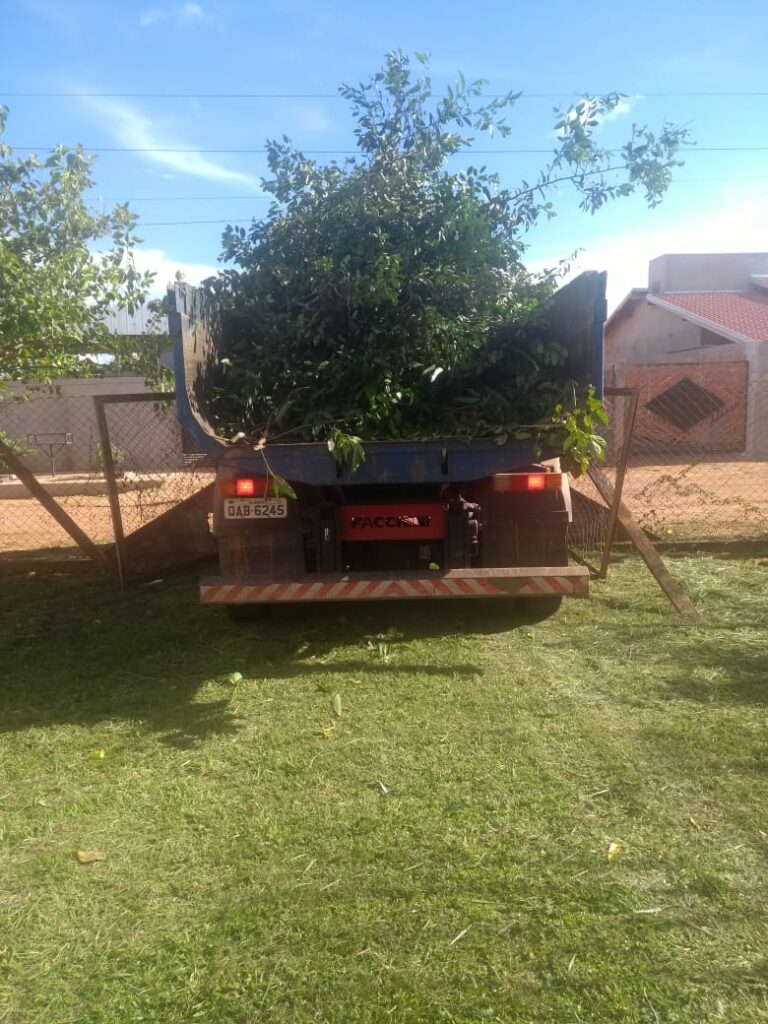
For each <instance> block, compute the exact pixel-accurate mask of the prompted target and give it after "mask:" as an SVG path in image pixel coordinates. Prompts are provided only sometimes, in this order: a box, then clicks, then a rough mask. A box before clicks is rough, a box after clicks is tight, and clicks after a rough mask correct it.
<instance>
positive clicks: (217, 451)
mask: <svg viewBox="0 0 768 1024" xmlns="http://www.w3.org/2000/svg"><path fill="white" fill-rule="evenodd" d="M605 281H606V275H605V274H604V273H597V272H595V271H587V272H585V273H583V274H581V275H580V276H579V277H577V278H575V279H574V280H573V281H571V282H570V283H569V284H567V285H565V286H564V287H563V288H561V289H560V290H559V291H558V292H557V293H556V295H555V298H554V303H553V308H552V316H551V319H550V326H549V330H548V336H547V339H543V340H552V341H556V342H558V343H559V344H561V345H563V346H564V347H565V348H566V349H567V350H568V353H569V365H568V369H567V372H568V374H569V375H570V377H572V378H573V379H574V380H576V381H580V382H584V383H591V384H593V385H594V387H595V389H596V391H597V393H598V394H600V393H601V390H602V377H603V326H604V323H605V316H606V306H605ZM171 297H172V302H171V313H170V314H169V324H170V331H171V337H172V339H173V344H174V360H175V369H176V394H177V399H178V403H177V405H178V416H179V421H180V423H181V426H182V428H183V429H184V430H185V432H186V434H187V436H188V438H189V439H190V440H191V442H192V444H193V445H194V447H195V449H196V450H197V451H199V452H202V453H204V454H205V455H207V456H209V457H211V458H213V459H214V460H217V461H218V460H222V459H224V458H225V457H226V462H227V464H228V465H229V466H233V467H238V466H241V467H242V468H243V469H249V470H251V471H253V469H254V465H255V462H254V460H256V462H257V463H258V462H260V461H262V460H263V459H264V458H266V459H268V463H269V469H270V470H271V472H272V473H275V474H278V475H279V476H282V477H284V478H285V479H287V480H292V481H296V482H300V483H306V484H310V485H314V486H323V485H326V486H329V485H334V484H338V483H344V482H351V481H352V479H354V483H355V484H361V485H364V484H385V483H389V484H397V483H439V482H443V483H446V482H451V481H468V480H478V479H482V478H484V477H488V476H491V475H492V474H494V473H502V472H505V471H509V470H510V469H513V468H515V467H519V466H522V465H525V464H527V463H531V462H535V461H537V460H539V459H541V458H546V457H547V455H548V454H549V455H551V454H552V453H547V452H543V453H537V452H535V451H534V449H533V446H532V444H531V443H530V442H527V441H517V440H510V441H508V442H507V443H506V444H503V445H499V444H497V443H496V442H495V441H494V440H493V439H487V438H484V439H474V440H463V439H459V438H446V439H442V440H437V441H435V440H433V441H373V442H367V443H366V444H365V453H366V458H365V461H364V462H363V464H362V465H361V466H360V467H359V468H358V469H357V470H356V471H355V473H354V476H353V477H352V476H351V475H350V473H349V471H348V470H347V469H345V468H343V467H341V466H340V465H339V464H338V463H337V462H336V460H335V459H334V458H333V456H332V455H331V453H330V452H329V451H328V448H327V446H326V445H325V444H321V443H317V444H269V445H268V447H267V449H266V452H265V454H262V453H261V452H258V451H254V449H253V446H252V445H247V444H245V443H236V444H231V443H230V441H229V440H228V439H226V438H222V437H219V436H218V435H217V434H216V431H215V429H214V427H213V425H212V424H211V422H210V419H209V417H208V413H207V404H206V398H205V390H206V377H207V374H208V372H209V371H210V369H211V368H212V367H213V366H214V365H215V364H216V362H217V360H218V339H219V330H220V325H219V320H218V315H217V311H216V308H215V306H214V305H213V303H212V302H211V300H210V299H209V297H208V296H207V295H206V294H205V293H204V292H203V291H201V290H200V289H196V288H191V287H190V286H189V285H184V284H177V285H175V286H174V289H173V291H172V292H171ZM265 468H266V465H265Z"/></svg>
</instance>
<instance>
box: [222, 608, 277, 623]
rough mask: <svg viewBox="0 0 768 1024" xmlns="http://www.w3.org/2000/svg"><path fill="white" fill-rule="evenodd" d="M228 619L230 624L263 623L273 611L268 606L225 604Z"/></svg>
mask: <svg viewBox="0 0 768 1024" xmlns="http://www.w3.org/2000/svg"><path fill="white" fill-rule="evenodd" d="M224 607H225V609H226V613H227V618H228V619H229V620H230V622H237V623H241V624H242V623H247V622H263V621H264V620H265V619H268V618H269V616H270V612H271V611H272V607H271V605H268V604H225V605H224Z"/></svg>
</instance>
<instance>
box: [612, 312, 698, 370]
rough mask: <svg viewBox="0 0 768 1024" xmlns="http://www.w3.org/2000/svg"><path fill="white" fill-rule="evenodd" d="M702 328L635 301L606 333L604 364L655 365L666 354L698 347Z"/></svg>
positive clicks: (614, 321)
mask: <svg viewBox="0 0 768 1024" xmlns="http://www.w3.org/2000/svg"><path fill="white" fill-rule="evenodd" d="M700 338H701V329H700V328H699V327H697V326H696V325H694V324H691V323H689V322H688V321H687V320H683V319H682V318H681V317H676V316H673V315H672V314H671V313H667V312H666V311H665V310H663V309H659V308H658V306H652V305H651V304H650V303H649V302H647V301H645V299H639V300H637V301H634V302H633V303H632V305H631V306H630V307H628V309H627V311H626V313H625V314H624V315H621V316H619V317H616V318H615V319H614V320H612V321H611V323H609V324H608V326H607V328H606V331H605V365H606V367H610V366H611V365H612V364H613V363H656V362H658V361H659V359H660V358H661V357H663V356H664V355H666V353H668V352H676V351H679V350H680V349H691V348H697V347H698V346H699V343H700Z"/></svg>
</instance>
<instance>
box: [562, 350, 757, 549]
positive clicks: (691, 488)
mask: <svg viewBox="0 0 768 1024" xmlns="http://www.w3.org/2000/svg"><path fill="white" fill-rule="evenodd" d="M624 380H625V382H626V385H628V388H629V390H632V391H634V392H635V393H636V394H637V413H636V416H635V419H634V424H633V425H632V424H630V423H629V422H628V417H627V413H628V406H629V398H628V397H627V396H624V395H622V396H612V395H611V389H610V388H608V389H607V393H606V399H605V404H606V407H607V409H608V413H609V416H610V427H609V429H608V430H607V431H606V440H607V444H608V451H607V456H606V461H605V464H604V466H603V469H604V471H605V475H606V476H607V477H608V478H609V480H610V481H611V482H614V481H615V476H616V467H617V462H618V460H619V457H620V454H621V451H622V447H623V446H624V445H625V444H626V443H627V442H629V451H628V457H627V470H626V477H625V479H624V484H623V494H622V498H623V502H624V504H625V505H626V506H627V508H628V509H629V511H630V512H631V513H632V516H633V517H634V519H635V520H636V521H637V522H638V523H639V525H640V526H641V527H642V528H643V529H644V530H645V531H646V532H647V533H648V534H649V536H651V538H652V539H654V540H657V541H664V542H681V543H684V542H690V543H692V544H695V543H696V542H700V543H704V542H707V543H717V542H734V541H753V542H762V541H765V543H766V546H768V374H753V375H748V374H747V367H746V364H745V363H719V364H709V365H707V364H704V366H703V367H702V366H701V365H685V364H683V365H675V366H667V365H664V366H648V367H633V368H632V370H631V372H629V373H626V374H625V376H624ZM630 430H631V437H630V436H629V431H630ZM571 486H572V493H573V496H574V524H573V529H572V545H573V547H574V549H575V551H576V553H577V554H579V555H581V556H583V557H585V558H594V557H595V553H596V552H599V551H602V550H603V549H604V546H605V543H606V540H607V537H606V529H607V524H608V516H607V507H606V503H605V501H604V500H603V498H602V497H601V495H600V494H599V492H598V490H597V488H596V487H595V484H594V482H593V481H592V480H591V479H590V478H589V477H588V476H585V477H581V478H579V479H578V480H574V481H572V485H571Z"/></svg>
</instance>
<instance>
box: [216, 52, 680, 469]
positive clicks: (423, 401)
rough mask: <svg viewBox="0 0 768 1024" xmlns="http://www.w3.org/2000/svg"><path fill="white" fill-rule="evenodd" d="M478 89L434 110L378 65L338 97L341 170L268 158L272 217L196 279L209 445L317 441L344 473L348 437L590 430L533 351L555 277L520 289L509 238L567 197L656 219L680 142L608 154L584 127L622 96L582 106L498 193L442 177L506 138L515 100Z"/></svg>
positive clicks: (283, 148)
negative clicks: (215, 437)
mask: <svg viewBox="0 0 768 1024" xmlns="http://www.w3.org/2000/svg"><path fill="white" fill-rule="evenodd" d="M417 59H418V60H419V61H420V62H421V63H422V64H426V63H427V58H426V56H425V55H423V54H418V55H417ZM485 84H486V83H485V82H483V81H482V80H478V81H474V82H467V81H466V80H465V79H464V78H463V77H461V76H460V77H459V80H458V83H457V84H456V86H454V87H449V88H448V89H447V90H446V92H445V94H444V95H443V96H441V97H437V98H436V97H435V96H433V92H432V86H431V82H430V79H429V76H428V74H427V73H426V72H424V73H423V74H421V75H416V74H414V70H413V66H412V64H411V62H410V61H409V59H408V58H407V57H406V56H404V55H403V54H402V53H399V52H397V53H390V54H389V55H388V56H387V58H386V61H385V64H384V66H383V68H382V69H381V71H379V72H378V73H377V74H375V75H374V76H373V77H372V78H371V79H370V81H368V82H367V83H364V84H361V85H359V86H349V85H344V86H342V87H341V93H342V95H343V96H344V97H345V98H346V99H347V100H348V101H349V102H350V104H351V108H352V112H353V115H354V118H355V122H356V128H355V134H356V137H357V143H358V148H359V151H360V152H359V155H358V156H357V157H355V158H352V159H348V160H345V161H344V162H342V163H338V162H331V163H328V164H325V165H321V164H319V163H317V162H316V161H314V160H311V159H309V158H307V157H306V156H305V155H304V154H303V153H301V152H300V151H298V150H296V149H295V148H294V147H293V146H292V145H291V143H290V140H289V139H288V138H286V137H283V139H282V140H281V141H269V142H268V144H267V145H268V159H269V167H270V172H271V177H270V178H269V179H268V180H266V181H264V188H265V189H266V190H267V191H268V192H269V193H271V195H272V196H273V197H274V202H273V204H272V205H271V207H270V210H269V213H268V215H267V217H266V218H264V219H262V220H255V221H254V222H253V223H252V225H251V227H250V228H249V229H248V230H245V229H244V228H234V227H228V228H227V230H226V232H225V234H224V238H223V253H222V260H223V261H225V262H226V263H228V264H229V266H228V267H227V268H226V269H224V271H223V272H222V274H221V275H220V276H219V278H217V279H214V280H212V281H211V282H210V286H211V288H212V289H213V290H214V291H215V292H216V294H217V297H218V300H219V304H220V306H221V308H222V309H223V311H224V325H225V335H224V337H225V358H224V360H223V363H222V367H221V373H220V376H219V379H218V381H217V383H216V385H215V387H214V388H213V389H212V392H211V395H210V404H211V409H212V412H213V414H214V416H215V417H216V418H217V420H218V423H219V425H220V427H221V428H222V429H224V430H231V431H232V433H234V432H236V431H239V430H246V431H247V432H248V433H250V434H255V435H256V436H263V437H265V438H267V439H268V440H269V439H274V438H276V437H281V436H282V437H293V438H304V439H317V438H322V439H325V440H328V442H329V445H330V446H332V447H335V448H336V450H337V451H342V450H343V451H344V452H345V453H347V455H346V457H347V458H348V460H350V459H353V458H354V457H355V455H354V451H355V448H354V445H350V443H349V442H350V438H352V439H354V438H357V437H362V438H363V439H364V440H368V439H374V438H389V437H429V436H438V435H443V436H446V435H451V434H452V435H457V434H458V435H468V434H469V435H473V436H482V435H488V434H496V435H497V436H504V435H505V434H506V433H507V432H508V431H509V430H510V429H515V428H519V427H520V426H521V425H523V424H532V423H533V424H539V425H540V424H541V423H542V421H548V422H549V424H550V428H551V429H550V434H554V433H557V432H558V431H559V432H560V435H561V436H560V443H561V444H564V443H565V435H568V434H569V435H573V434H574V433H577V434H578V433H579V431H580V430H581V428H582V427H583V428H584V429H585V431H586V433H591V430H592V427H593V426H594V418H595V415H596V409H595V403H592V404H591V405H590V404H589V403H588V402H586V401H585V402H582V404H581V407H580V408H581V412H579V411H578V410H579V404H578V401H576V402H574V401H573V400H572V401H571V402H570V406H568V403H566V402H564V398H565V394H566V392H565V390H564V385H565V382H564V380H563V370H562V366H563V363H564V353H563V352H562V351H561V350H560V351H559V350H558V348H557V346H542V344H541V341H540V337H541V327H542V325H543V323H544V322H545V321H546V316H547V304H548V299H549V297H550V296H551V294H552V292H553V290H554V285H555V280H556V277H557V273H558V270H560V269H562V268H556V269H555V270H554V271H552V272H550V273H546V274H543V275H538V276H535V275H531V274H530V273H528V272H527V270H526V268H525V265H524V262H523V260H524V251H525V245H524V236H525V234H526V232H527V231H529V230H530V229H531V228H532V227H533V226H534V225H535V224H536V223H537V221H538V220H539V219H540V218H542V217H550V216H552V215H553V214H554V207H553V205H552V202H551V200H550V195H551V194H552V192H553V190H554V189H555V188H556V187H563V186H564V185H565V184H566V183H567V184H568V186H570V187H571V188H572V189H573V190H575V193H576V195H577V197H578V202H579V204H580V206H581V207H582V209H584V210H585V211H587V212H595V211H596V210H598V209H599V208H600V207H601V206H603V205H604V204H605V203H606V202H608V201H610V200H612V199H615V198H618V197H622V196H627V195H630V194H631V193H633V192H636V191H640V192H641V193H642V194H643V195H644V197H645V200H646V202H647V203H648V204H650V205H651V206H653V205H655V204H656V203H658V202H659V201H660V199H661V197H662V195H663V193H664V192H665V190H666V188H667V187H668V185H669V183H670V180H671V174H672V170H673V168H674V167H675V166H676V165H678V163H679V160H678V159H677V154H678V152H679V149H680V147H681V145H683V143H684V142H685V141H686V132H685V130H684V129H680V128H677V127H675V126H673V125H666V124H665V125H664V126H663V127H662V129H661V131H660V132H658V133H654V132H652V131H651V130H650V129H648V128H645V127H639V126H635V127H633V129H632V131H631V134H630V138H629V139H628V141H627V142H626V143H625V144H624V146H623V147H622V148H621V150H620V151H618V152H611V151H609V150H607V149H604V148H602V147H601V146H600V145H599V144H598V138H599V136H598V135H597V134H596V129H597V128H598V126H599V125H600V123H601V121H602V119H603V118H605V117H606V116H607V115H608V114H610V112H611V111H613V110H614V109H615V108H616V106H617V105H618V103H619V102H620V100H621V96H620V94H618V93H611V94H608V95H606V96H600V97H587V98H585V99H583V100H581V101H580V102H579V103H577V104H576V105H574V106H573V107H571V108H569V109H567V110H564V111H558V112H557V113H556V116H555V130H556V139H557V141H556V143H555V145H554V149H553V155H552V159H551V160H550V162H549V163H548V164H547V166H546V167H545V168H544V169H543V170H542V171H541V173H540V175H539V176H538V177H537V178H536V180H534V181H522V182H520V184H519V185H517V186H516V187H514V188H507V187H505V186H503V185H502V183H501V182H500V181H499V179H498V177H497V176H496V175H494V174H491V173H489V172H488V171H487V169H486V168H484V167H473V166H470V167H467V168H466V169H464V170H454V169H452V168H453V167H454V166H455V159H456V158H457V157H458V155H459V154H460V153H461V152H462V151H463V150H465V149H466V148H467V147H468V146H469V145H470V144H471V143H472V141H473V137H474V135H475V134H476V133H480V132H484V133H489V134H491V135H493V134H497V135H500V136H502V137H508V136H509V135H510V133H511V128H510V126H509V125H508V123H507V121H506V115H507V113H508V111H509V110H510V108H512V107H513V105H514V103H515V101H516V99H517V98H518V94H514V93H509V94H508V95H506V96H502V97H498V98H496V99H492V100H490V101H484V100H483V97H482V92H483V89H484V87H485ZM582 397H584V396H582ZM558 403H559V404H558ZM553 410H554V411H553ZM582 440H583V439H582ZM589 450H590V449H589V444H585V445H584V446H582V449H581V454H583V455H584V457H585V458H586V457H587V456H588V454H589ZM579 454H580V453H579V452H578V451H577V453H576V457H577V461H578V457H579Z"/></svg>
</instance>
